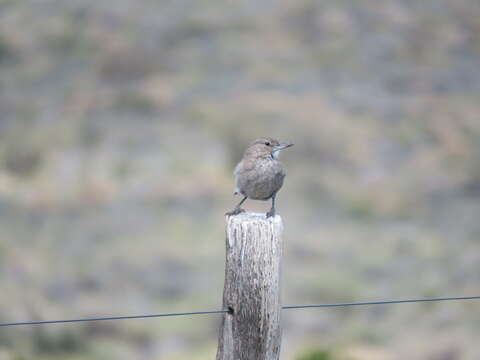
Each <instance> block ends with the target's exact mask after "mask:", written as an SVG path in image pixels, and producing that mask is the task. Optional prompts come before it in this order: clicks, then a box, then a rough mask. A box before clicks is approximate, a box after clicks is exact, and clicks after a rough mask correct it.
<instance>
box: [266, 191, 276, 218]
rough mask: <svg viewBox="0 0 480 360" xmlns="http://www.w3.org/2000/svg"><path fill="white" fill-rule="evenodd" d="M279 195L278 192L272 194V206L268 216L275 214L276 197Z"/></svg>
mask: <svg viewBox="0 0 480 360" xmlns="http://www.w3.org/2000/svg"><path fill="white" fill-rule="evenodd" d="M276 196H277V193H275V194H273V195H272V207H271V208H270V211H269V212H267V218H269V217H272V216H275V197H276Z"/></svg>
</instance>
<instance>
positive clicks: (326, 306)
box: [0, 296, 480, 327]
mask: <svg viewBox="0 0 480 360" xmlns="http://www.w3.org/2000/svg"><path fill="white" fill-rule="evenodd" d="M478 299H480V296H461V297H442V298H426V299H407V300H382V301H363V302H348V303H334V304H318V305H292V306H283V307H282V309H284V310H289V309H308V308H329V307H347V306H362V305H385V304H403V303H414V302H433V301H453V300H478ZM223 313H231V310H212V311H195V312H182V313H167V314H153V315H133V316H111V317H96V318H83V319H67V320H47V321H27V322H12V323H0V327H3V326H20V325H46V324H60V323H76V322H87V321H105V320H129V319H147V318H159V317H171V316H191V315H207V314H223Z"/></svg>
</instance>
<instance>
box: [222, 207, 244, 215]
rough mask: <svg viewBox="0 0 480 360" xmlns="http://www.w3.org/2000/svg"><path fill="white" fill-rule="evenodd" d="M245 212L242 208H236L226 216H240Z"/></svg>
mask: <svg viewBox="0 0 480 360" xmlns="http://www.w3.org/2000/svg"><path fill="white" fill-rule="evenodd" d="M243 212H245V210H243V209H242V208H235V209H233V210H232V211H229V212H226V213H225V215H227V216H233V215H238V214H241V213H243Z"/></svg>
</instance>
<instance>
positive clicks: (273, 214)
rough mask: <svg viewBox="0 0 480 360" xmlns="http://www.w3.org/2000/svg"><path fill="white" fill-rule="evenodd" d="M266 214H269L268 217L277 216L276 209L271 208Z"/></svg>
mask: <svg viewBox="0 0 480 360" xmlns="http://www.w3.org/2000/svg"><path fill="white" fill-rule="evenodd" d="M265 215H266V216H267V219H268V218H269V217H275V209H270V211H269V212H267V213H266V214H265Z"/></svg>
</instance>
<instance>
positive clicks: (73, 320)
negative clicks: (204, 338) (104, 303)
mask: <svg viewBox="0 0 480 360" xmlns="http://www.w3.org/2000/svg"><path fill="white" fill-rule="evenodd" d="M226 312H228V310H213V311H195V312H183V313H169V314H152V315H132V316H110V317H97V318H84V319H67V320H47V321H27V322H13V323H0V327H1V326H20V325H45V324H60V323H75V322H86V321H105V320H129V319H147V318H158V317H169V316H186V315H206V314H221V313H226Z"/></svg>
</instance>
